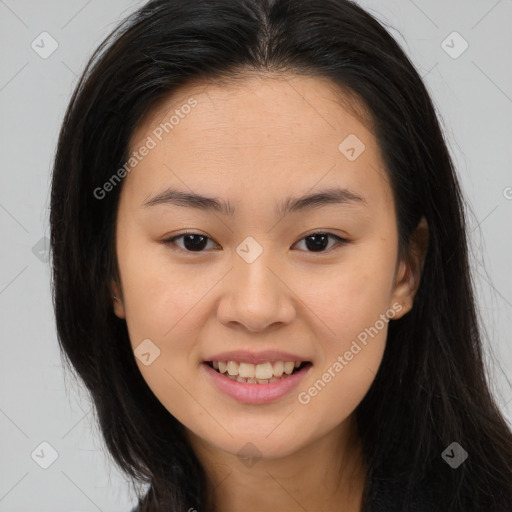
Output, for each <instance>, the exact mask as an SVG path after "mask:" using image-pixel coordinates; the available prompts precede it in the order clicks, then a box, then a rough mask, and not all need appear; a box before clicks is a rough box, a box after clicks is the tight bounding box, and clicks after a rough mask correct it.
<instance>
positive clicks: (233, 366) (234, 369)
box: [227, 361, 240, 375]
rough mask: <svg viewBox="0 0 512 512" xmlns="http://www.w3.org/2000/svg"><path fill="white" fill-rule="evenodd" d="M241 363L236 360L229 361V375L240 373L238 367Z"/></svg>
mask: <svg viewBox="0 0 512 512" xmlns="http://www.w3.org/2000/svg"><path fill="white" fill-rule="evenodd" d="M239 366H240V365H239V364H238V363H237V362H236V361H228V364H227V370H228V373H229V375H238V367H239Z"/></svg>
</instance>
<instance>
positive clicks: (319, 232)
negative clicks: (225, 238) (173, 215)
mask: <svg viewBox="0 0 512 512" xmlns="http://www.w3.org/2000/svg"><path fill="white" fill-rule="evenodd" d="M186 235H200V236H203V237H205V238H207V239H208V240H211V241H212V242H214V243H215V244H217V242H215V240H214V239H213V238H211V237H210V236H208V235H207V234H206V233H202V232H200V231H197V230H186V231H182V232H181V233H178V234H176V235H173V236H172V237H168V238H165V239H164V240H162V243H163V244H164V245H167V246H169V247H170V248H171V249H172V250H178V251H181V252H185V253H188V254H194V252H196V253H197V254H201V253H204V252H207V251H187V250H185V249H182V248H181V247H178V246H176V245H175V243H174V240H175V239H177V238H181V237H182V236H186ZM313 235H327V236H328V237H332V238H336V239H337V243H336V244H335V245H334V246H333V247H331V248H329V249H327V250H325V251H319V252H318V253H316V252H314V251H301V252H306V253H310V254H327V253H330V252H331V251H333V250H336V249H337V248H339V247H340V246H344V245H347V244H349V243H350V242H351V240H349V239H347V238H344V237H342V236H339V235H336V234H335V233H333V232H331V231H329V230H327V229H324V230H322V229H317V230H314V231H310V232H308V233H306V234H304V235H302V236H301V237H300V238H299V239H298V240H297V241H296V242H295V243H294V244H293V246H295V245H297V244H298V243H299V242H302V241H303V240H304V239H305V238H307V237H309V236H313ZM217 245H219V244H217ZM293 246H292V247H293Z"/></svg>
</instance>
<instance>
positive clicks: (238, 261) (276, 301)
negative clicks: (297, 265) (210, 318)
mask: <svg viewBox="0 0 512 512" xmlns="http://www.w3.org/2000/svg"><path fill="white" fill-rule="evenodd" d="M264 254H265V252H264V253H263V254H262V255H260V256H259V257H258V258H257V259H256V260H255V261H253V262H251V263H248V262H246V261H244V260H243V259H242V258H239V257H238V256H236V257H235V262H234V267H233V269H232V270H231V272H229V274H228V276H226V279H224V280H223V294H222V298H221V300H220V303H219V307H218V310H217V315H218V319H219V321H220V322H222V323H223V324H224V325H226V326H229V325H231V326H233V324H238V325H242V326H243V327H244V328H245V329H247V330H248V331H251V332H259V331H263V330H266V329H268V328H269V327H270V326H272V325H273V324H276V326H277V325H280V326H281V327H282V326H283V325H285V324H288V323H290V322H292V321H293V319H294V318H295V316H296V305H295V303H296V299H295V298H294V293H293V291H292V289H291V288H290V286H291V283H287V279H286V276H284V275H283V272H282V270H280V265H278V264H276V262H275V260H271V258H267V257H265V256H264Z"/></svg>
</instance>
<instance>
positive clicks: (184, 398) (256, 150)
mask: <svg viewBox="0 0 512 512" xmlns="http://www.w3.org/2000/svg"><path fill="white" fill-rule="evenodd" d="M191 97H193V98H195V99H196V100H197V102H198V104H197V106H195V107H194V108H193V109H192V110H191V112H190V113H189V114H188V115H186V116H184V117H183V119H180V121H179V124H177V125H176V126H175V127H174V129H173V130H172V131H170V132H169V133H168V134H164V137H163V138H162V140H161V141H157V142H158V144H157V145H156V147H155V148H153V149H151V151H149V153H148V154H147V155H146V156H145V157H144V158H143V159H142V160H141V161H140V163H138V164H137V165H136V167H134V168H133V170H132V171H131V172H130V173H129V174H128V175H127V176H126V178H125V181H124V183H123V185H122V187H123V188H122V191H121V197H120V203H119V209H118V216H117V225H116V250H117V259H118V268H119V278H120V279H119V281H116V280H114V279H113V280H112V283H111V288H112V292H113V293H114V294H115V295H116V296H117V297H118V298H119V300H114V301H113V306H114V312H115V314H116V315H117V316H118V317H119V318H124V319H126V322H127V326H128V331H129V335H130V340H131V344H132V347H133V348H134V349H135V348H136V347H137V346H138V345H139V344H140V343H141V342H142V340H144V339H148V338H149V339H150V340H152V342H153V343H154V344H155V345H156V346H157V347H158V348H159V350H160V355H159V357H157V358H156V359H155V360H154V362H152V364H150V365H148V366H146V365H144V364H142V363H141V361H140V360H139V359H137V364H138V366H139V368H140V371H141V373H142V375H143V377H144V379H145V380H146V381H147V383H148V385H149V386H150V388H151V389H152V391H153V392H154V394H155V395H156V396H157V398H158V399H159V400H160V402H161V403H162V404H163V405H164V406H165V407H166V409H167V410H168V411H169V412H170V413H171V414H173V415H174V416H175V417H176V418H177V419H178V420H179V421H180V422H181V423H182V424H183V425H185V427H186V430H187V433H188V436H189V439H190V442H191V444H192V446H193V448H194V450H195V451H196V453H197V454H198V456H199V457H200V459H201V461H202V462H203V465H204V466H205V467H206V470H207V473H208V476H209V480H210V485H211V492H212V495H213V496H214V499H215V502H216V504H217V506H218V507H220V509H221V510H222V511H223V512H234V511H239V510H244V511H246V512H252V511H261V510H271V509H272V510H279V511H282V512H287V511H297V510H304V509H305V510H315V511H322V512H329V511H334V510H339V505H340V503H343V504H344V508H343V510H345V511H354V512H355V511H359V510H361V500H362V493H363V488H364V483H365V473H364V470H363V466H362V458H361V445H360V442H359V439H358V437H357V432H356V425H355V415H354V410H355V408H356V407H357V405H358V404H359V403H360V402H361V400H362V399H363V397H364V395H365V394H366V392H367V391H368V389H369V387H370V385H371V383H372V381H373V379H374V378H375V375H376V373H377V371H378V368H379V365H380V363H381V360H382V356H383V352H384V348H385V343H386V335H387V328H388V323H384V327H383V328H381V329H380V330H379V331H378V334H377V335H374V336H373V338H369V341H368V343H367V345H365V346H362V345H361V344H360V345H361V346H362V350H361V351H360V352H358V353H357V355H355V356H354V357H353V359H352V360H350V361H348V362H347V364H346V366H344V368H343V370H342V371H341V372H339V373H337V374H336V377H334V378H332V379H331V381H330V382H329V383H328V384H327V385H326V386H325V387H324V388H323V389H322V390H321V391H320V392H318V394H317V395H316V396H314V397H312V398H311V400H310V401H309V402H308V403H307V404H303V403H300V402H299V400H298V397H297V395H298V393H299V392H301V391H307V390H308V388H310V387H311V386H312V385H313V384H314V383H315V382H316V381H317V380H318V379H319V378H321V377H322V374H324V372H326V371H327V369H328V368H329V367H332V366H333V363H334V362H335V361H336V360H337V358H338V356H339V355H342V356H343V354H344V353H345V352H346V351H347V350H349V349H350V347H351V344H352V342H353V340H355V339H357V335H358V334H359V333H361V332H363V331H364V330H365V328H369V327H370V326H374V325H375V323H376V321H377V320H379V318H382V317H381V316H380V315H382V314H386V311H389V310H393V311H394V313H395V315H394V318H399V317H401V316H403V315H404V314H406V313H407V312H408V311H409V310H410V309H411V307H412V304H413V299H414V295H415V293H416V290H417V286H418V284H419V278H420V274H421V268H422V265H423V258H424V252H425V249H426V243H425V240H426V236H427V226H426V224H425V222H424V221H422V222H421V223H420V226H419V227H418V229H417V231H416V233H415V234H414V237H413V239H412V241H411V247H410V252H409V255H408V256H407V258H405V259H404V260H401V259H399V253H398V233H397V221H396V213H395V206H394V202H393V196H392V190H391V188H390V184H389V180H388V178H387V175H386V173H385V171H384V166H383V161H382V157H381V153H380V150H379V147H378V144H377V141H376V139H375V137H374V135H373V133H372V131H371V129H370V127H371V124H370V123H369V122H366V121H365V118H364V116H363V115H361V113H362V112H364V108H362V106H361V105H360V104H357V102H356V100H355V99H354V98H353V97H351V96H349V95H347V94H341V92H340V91H339V90H337V89H336V88H335V87H333V84H331V83H330V82H328V81H326V80H324V79H320V78H317V77H316V78H311V77H301V76H295V75H290V76H283V75H275V76H274V75H254V76H251V75H248V76H247V78H246V79H244V80H240V81H238V82H236V83H234V84H231V85H225V84H224V85H221V84H216V83H209V84H204V83H203V84H202V83H196V84H193V85H190V84H189V85H188V86H186V87H183V88H182V89H180V90H179V91H175V93H174V94H173V95H172V96H170V97H168V98H166V99H165V100H164V101H163V102H161V103H160V104H159V105H157V107H156V108H154V109H152V110H151V111H150V112H149V113H148V115H147V116H146V118H145V119H144V120H143V121H142V122H141V123H140V125H139V126H138V128H137V130H136V132H135V133H134V135H133V137H132V141H131V151H134V150H137V149H138V148H140V146H141V145H142V144H143V143H144V141H145V140H147V137H148V136H152V133H153V130H154V129H155V127H157V126H158V125H159V124H160V123H161V122H162V121H165V120H167V119H168V118H169V115H170V114H169V113H172V111H173V110H174V109H177V108H178V109H179V108H180V106H182V105H183V104H185V103H186V102H187V100H188V99H190V98H191ZM349 134H355V135H356V136H357V137H358V138H359V139H360V140H361V141H363V143H364V144H365V149H364V151H363V152H362V153H361V154H360V155H359V157H358V158H356V159H355V160H354V161H350V160H349V159H347V158H346V156H345V155H344V154H342V153H341V152H340V150H339V149H338V146H339V145H340V143H341V142H342V141H343V140H344V139H345V138H346V137H347V136H348V135H349ZM153 138H154V135H153ZM333 185H337V186H340V187H347V188H349V189H350V190H352V191H354V192H356V193H357V194H358V195H360V196H362V197H363V198H364V203H350V204H336V205H332V204H331V205H328V206H325V205H324V206H322V207H318V208H313V209H309V210H304V211H298V212H295V213H290V214H288V215H285V216H284V217H283V216H281V217H277V216H276V214H275V212H274V205H275V204H276V203H278V202H280V201H281V200H283V199H284V198H285V197H288V196H293V197H298V196H301V195H303V194H305V193H307V192H312V191H317V190H320V189H323V188H327V187H328V186H333ZM168 186H174V187H176V188H179V189H180V190H184V191H193V192H195V193H200V194H203V195H208V196H214V197H218V198H221V199H224V200H229V201H232V202H233V203H234V205H235V207H236V214H235V216H234V217H233V218H230V217H227V216H223V215H222V214H220V213H213V212H205V211H200V210H196V209H194V208H190V207H184V206H175V205H170V204H159V205H153V206H150V207H144V206H142V204H143V203H144V202H145V201H148V200H150V199H151V198H153V197H154V196H156V195H157V194H158V193H160V192H162V191H163V190H165V189H166V188H167V187H168ZM185 229H187V230H190V231H193V232H198V233H199V234H202V235H205V236H207V237H208V244H207V246H206V247H205V248H204V249H202V251H203V252H195V251H190V249H189V251H188V252H187V249H186V247H187V245H185V240H184V238H178V239H176V240H175V241H174V244H175V245H174V247H175V250H172V248H171V247H172V245H166V244H165V243H163V242H162V241H163V240H165V239H168V238H171V237H172V236H178V235H180V234H183V230H185ZM312 231H320V232H328V233H332V234H334V235H336V236H340V237H341V238H346V239H348V240H349V241H350V242H349V243H347V244H344V245H337V243H338V240H337V239H336V238H330V239H329V246H328V247H327V248H326V249H324V252H314V250H312V249H311V245H310V246H309V247H308V245H306V239H305V237H306V236H307V235H309V234H310V232H312ZM247 236H251V237H253V238H254V239H255V240H256V241H257V242H258V243H259V244H260V246H261V247H262V249H263V252H262V254H261V255H260V256H259V257H258V258H257V259H256V260H255V261H254V262H252V263H247V262H246V261H245V260H244V259H242V258H241V257H240V256H239V255H238V254H237V252H236V248H237V246H238V245H239V244H240V243H241V242H242V241H243V240H244V239H245V238H246V237H247ZM188 247H190V246H188ZM313 249H314V247H313ZM393 305H394V309H393ZM398 309H399V312H397V310H398ZM232 349H248V350H253V351H256V350H266V349H277V350H284V351H289V352H292V353H295V354H298V355H301V356H302V358H303V359H305V360H308V361H311V362H312V363H313V367H312V368H311V370H310V372H309V374H308V375H307V376H306V378H305V379H303V382H301V384H300V386H299V388H298V389H296V390H294V391H292V392H291V393H289V394H288V395H287V396H285V397H283V398H281V399H280V400H279V401H278V402H276V403H272V404H265V405H247V404H241V403H239V402H237V401H235V400H234V399H232V398H231V397H229V396H226V395H224V394H222V393H220V392H219V391H218V390H217V389H216V388H215V387H213V386H212V385H211V383H210V381H209V380H208V379H207V378H206V376H204V375H203V372H201V371H200V365H201V364H202V362H203V361H204V360H205V359H206V358H207V356H211V355H213V354H215V353H219V352H222V351H225V350H232ZM248 442H251V443H252V444H253V445H254V446H255V447H256V448H257V450H258V454H259V455H260V456H261V458H260V459H259V460H258V461H257V462H256V463H255V464H254V465H251V466H249V465H248V464H246V463H244V461H243V460H242V459H241V458H240V457H239V456H237V453H238V452H239V450H240V449H241V448H242V447H244V446H245V445H246V443H248Z"/></svg>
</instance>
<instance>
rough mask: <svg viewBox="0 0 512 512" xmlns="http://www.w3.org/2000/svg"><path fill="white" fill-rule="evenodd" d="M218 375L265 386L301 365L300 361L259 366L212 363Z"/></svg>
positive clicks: (224, 362) (228, 362)
mask: <svg viewBox="0 0 512 512" xmlns="http://www.w3.org/2000/svg"><path fill="white" fill-rule="evenodd" d="M212 363H213V367H214V368H215V369H216V370H218V371H219V373H223V374H226V377H229V378H230V379H231V380H236V381H237V382H247V383H249V384H254V383H259V384H267V383H269V382H275V381H276V380H280V378H282V376H283V374H286V375H291V374H292V373H293V370H294V369H296V368H298V367H299V366H300V365H301V361H275V362H274V363H271V362H266V363H261V364H251V363H239V362H237V361H212Z"/></svg>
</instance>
